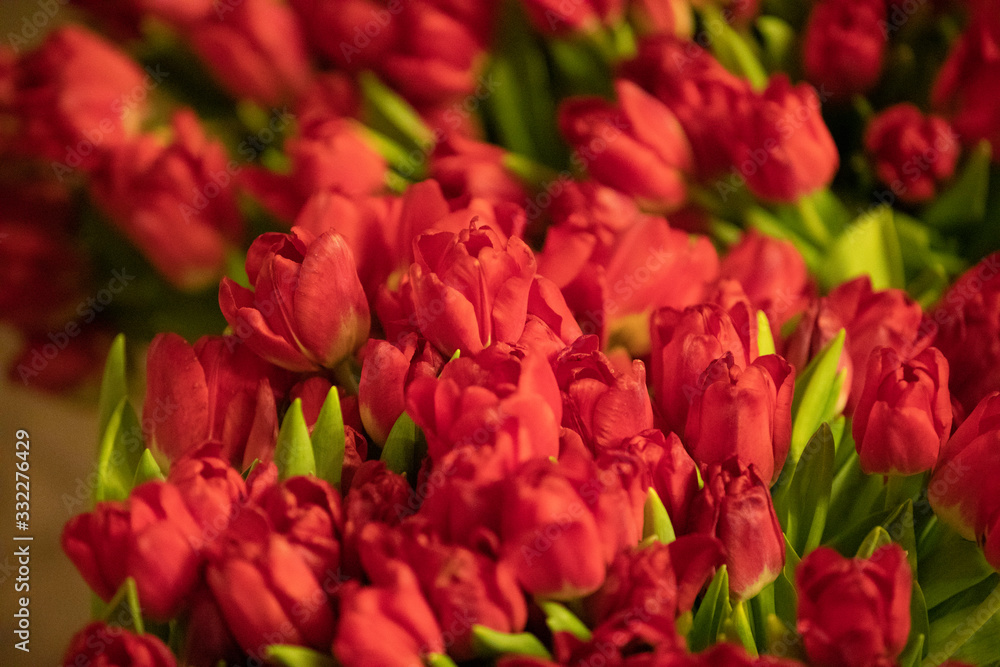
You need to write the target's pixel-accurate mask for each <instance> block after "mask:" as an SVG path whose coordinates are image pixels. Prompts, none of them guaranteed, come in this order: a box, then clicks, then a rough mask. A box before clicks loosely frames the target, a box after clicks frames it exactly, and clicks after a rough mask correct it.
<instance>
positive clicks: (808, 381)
mask: <svg viewBox="0 0 1000 667" xmlns="http://www.w3.org/2000/svg"><path fill="white" fill-rule="evenodd" d="M846 337H847V334H846V332H845V331H844V330H843V329H841V330H840V331H839V332H838V333H837V335H836V336H835V337H834V338H833V340H831V341H830V342H829V343H828V344H827V346H826V347H824V348H823V349H822V350H820V352H819V354H817V355H816V356H815V357H814V358H813V360H812V361H810V362H809V364H808V365H807V366H806V369H805V370H804V371H803V372H802V373H801V374H800V375H799V376H798V377H796V378H795V393H794V395H793V397H792V444H791V448H790V449H789V452H788V460H787V461H785V465H786V466H788V465H791V466H795V465H796V464H797V463H798V460H799V456H801V454H802V450H803V448H805V446H806V443H808V442H809V438H810V437H811V436H812V434H813V433H815V432H816V429H818V428H819V426H820V424H822V423H823V422H828V421H830V420H831V419H833V417H834V416H835V415H833V414H830V412H831V405H832V404H835V403H836V397H837V395H838V394H839V393H840V390H839V388H838V382H837V375H838V373H837V364H839V363H840V355H841V352H842V351H843V349H844V340H845V338H846ZM835 392H836V393H835Z"/></svg>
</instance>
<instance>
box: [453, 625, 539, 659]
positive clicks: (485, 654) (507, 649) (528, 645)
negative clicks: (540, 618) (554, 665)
mask: <svg viewBox="0 0 1000 667" xmlns="http://www.w3.org/2000/svg"><path fill="white" fill-rule="evenodd" d="M472 650H473V652H474V653H475V654H476V655H477V656H479V657H481V658H493V657H497V656H501V655H506V654H512V655H531V656H535V657H536V658H545V659H549V658H551V657H552V655H551V654H550V653H549V651H548V649H546V648H545V645H544V644H542V642H541V640H540V639H538V637H536V636H535V635H533V634H531V633H530V632H521V633H517V634H510V633H506V632H498V631H496V630H493V629H492V628H487V627H486V626H484V625H473V626H472Z"/></svg>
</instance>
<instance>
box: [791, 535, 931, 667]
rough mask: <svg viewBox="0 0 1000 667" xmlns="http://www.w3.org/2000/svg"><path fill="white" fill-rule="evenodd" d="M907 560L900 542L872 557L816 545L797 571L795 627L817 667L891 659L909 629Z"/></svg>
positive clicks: (849, 666)
mask: <svg viewBox="0 0 1000 667" xmlns="http://www.w3.org/2000/svg"><path fill="white" fill-rule="evenodd" d="M911 579H912V577H911V574H910V566H909V565H908V564H907V562H906V553H905V552H904V551H903V550H902V549H901V548H900V547H899V545H898V544H888V545H886V546H884V547H880V548H879V549H877V550H876V551H875V553H873V554H872V556H871V558H868V559H861V558H844V557H843V556H841V555H840V554H838V553H837V552H836V551H834V550H833V549H830V548H828V547H820V548H819V549H816V550H815V551H813V552H812V553H810V554H808V555H807V556H806V557H805V558H803V559H802V562H801V563H800V564H799V567H798V569H797V570H796V572H795V583H796V588H797V589H798V592H799V607H798V619H799V620H798V630H799V633H801V635H802V640H803V643H804V644H805V649H806V653H807V654H808V656H809V663H810V664H812V665H817V667H834V666H836V667H863V666H864V667H868V666H870V665H884V664H892V663H894V662H895V660H896V659H897V658H898V657H899V654H900V653H901V652H902V651H903V647H904V646H906V638H907V636H908V635H909V633H910V591H911V586H912V584H911Z"/></svg>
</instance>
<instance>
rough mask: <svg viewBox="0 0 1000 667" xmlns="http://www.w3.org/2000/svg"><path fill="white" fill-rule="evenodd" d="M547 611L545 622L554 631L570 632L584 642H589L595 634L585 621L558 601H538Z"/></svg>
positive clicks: (544, 610) (543, 609)
mask: <svg viewBox="0 0 1000 667" xmlns="http://www.w3.org/2000/svg"><path fill="white" fill-rule="evenodd" d="M538 606H539V607H541V608H542V611H543V612H545V624H546V625H548V626H549V630H551V631H552V632H553V633H556V632H568V633H569V634H571V635H573V636H574V637H576V638H577V639H579V640H580V641H582V642H589V641H590V639H591V637H592V636H593V635H592V633H591V632H590V628H588V627H587V626H586V625H585V624H584V622H583V621H581V620H580V619H579V618H577V617H576V615H575V614H574V613H573V612H571V611H570V610H569V609H567V608H566V607H565V606H563V605H561V604H559V603H558V602H553V601H550V600H545V601H542V602H539V603H538Z"/></svg>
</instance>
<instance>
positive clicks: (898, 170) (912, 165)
mask: <svg viewBox="0 0 1000 667" xmlns="http://www.w3.org/2000/svg"><path fill="white" fill-rule="evenodd" d="M865 149H866V150H867V151H868V153H869V154H870V155H871V156H872V158H873V160H874V162H875V173H876V174H878V177H879V180H880V181H882V182H883V183H885V184H886V185H888V186H889V187H890V188H892V191H893V192H894V193H895V194H896V196H898V197H899V199H900V200H901V201H904V202H907V203H910V204H915V203H916V204H919V203H921V202H925V201H928V200H930V199H933V198H934V195H935V192H936V191H937V189H938V185H939V184H941V183H944V182H945V181H947V180H948V179H950V178H951V177H952V174H954V172H955V163H956V162H957V161H958V156H959V153H960V152H961V146H960V145H959V143H958V137H957V136H956V134H955V131H954V130H952V128H951V125H949V124H948V121H946V120H945V119H943V118H941V117H940V116H925V115H924V114H923V113H921V111H920V109H918V108H917V107H916V105H913V104H909V103H906V104H896V105H894V106H891V107H889V108H888V109H886V110H884V111H882V112H881V113H880V114H879V115H877V116H876V117H875V118H873V119H872V121H871V123H869V125H868V129H867V130H865Z"/></svg>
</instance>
